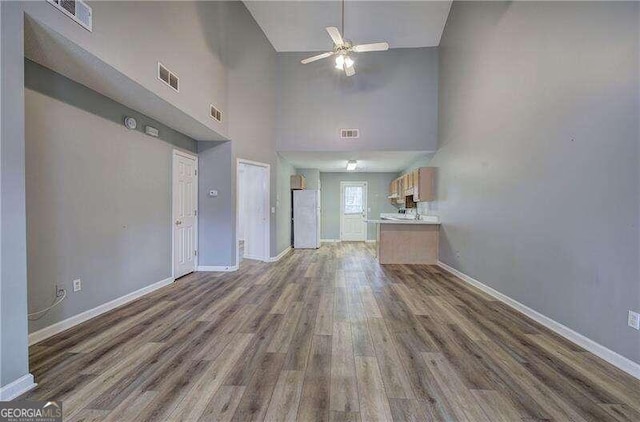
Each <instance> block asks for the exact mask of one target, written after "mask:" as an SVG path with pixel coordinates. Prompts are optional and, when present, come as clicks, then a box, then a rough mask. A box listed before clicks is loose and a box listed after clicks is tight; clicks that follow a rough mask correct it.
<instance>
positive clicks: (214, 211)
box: [199, 1, 290, 266]
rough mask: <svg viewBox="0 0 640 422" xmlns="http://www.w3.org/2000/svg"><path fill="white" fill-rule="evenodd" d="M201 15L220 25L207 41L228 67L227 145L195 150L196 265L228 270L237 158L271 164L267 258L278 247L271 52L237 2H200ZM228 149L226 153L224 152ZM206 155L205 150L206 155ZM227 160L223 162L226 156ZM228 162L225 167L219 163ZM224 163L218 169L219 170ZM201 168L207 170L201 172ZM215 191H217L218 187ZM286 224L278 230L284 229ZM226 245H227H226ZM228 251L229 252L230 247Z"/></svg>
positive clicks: (231, 262)
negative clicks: (215, 193) (197, 172)
mask: <svg viewBox="0 0 640 422" xmlns="http://www.w3.org/2000/svg"><path fill="white" fill-rule="evenodd" d="M199 7H201V8H202V13H203V16H207V15H208V14H210V15H211V17H212V19H213V17H214V16H215V19H216V22H218V23H219V24H220V25H222V26H223V27H224V37H220V38H218V37H211V38H210V42H211V45H212V48H214V49H215V50H216V51H217V52H218V54H219V55H220V57H221V60H222V63H223V64H224V66H225V68H226V69H228V70H229V71H228V76H227V83H228V88H227V91H228V115H227V119H228V122H227V124H228V136H229V137H230V139H231V143H230V145H229V146H224V147H215V148H211V147H210V146H208V145H205V144H204V143H201V144H202V145H201V146H200V147H199V151H200V153H199V155H200V166H201V168H203V171H201V173H200V175H201V177H200V189H201V192H200V199H201V202H200V207H201V218H200V229H199V235H200V237H199V239H200V250H201V251H202V255H201V256H200V257H199V265H204V266H231V265H234V264H235V244H236V233H235V230H236V215H235V203H236V202H235V201H236V200H235V189H236V170H235V169H236V160H237V159H238V158H243V159H248V160H252V161H258V162H262V163H266V164H269V165H270V166H271V207H275V209H276V212H275V213H272V214H271V220H270V225H271V226H270V228H271V239H270V242H271V256H276V255H277V254H278V253H279V252H281V250H282V249H284V248H282V249H280V248H279V246H278V239H277V234H278V230H279V228H278V224H277V222H278V218H279V214H280V213H281V212H284V213H285V214H286V213H287V212H290V211H288V208H287V207H283V204H280V206H277V203H278V200H277V196H278V191H279V184H278V183H279V182H278V177H277V175H278V157H277V154H276V148H275V107H274V104H275V101H276V77H275V72H276V61H275V60H276V53H275V50H274V49H273V47H272V46H271V44H270V43H269V41H268V40H267V38H266V37H265V35H264V33H263V32H262V30H261V29H260V27H259V26H258V25H257V24H256V23H255V21H254V20H253V17H252V16H251V14H250V13H249V11H248V10H247V9H246V7H245V6H244V4H243V3H242V2H236V1H234V2H199ZM227 148H230V150H227ZM205 151H206V152H205ZM225 157H226V158H225ZM225 159H228V160H229V161H230V162H229V163H228V164H226V163H225V164H224V165H223V164H222V162H221V160H225ZM221 165H223V167H220V166H221ZM204 167H212V168H211V169H210V170H209V171H206V172H205V171H204ZM227 167H229V170H227ZM223 184H226V186H225V187H224V188H223V189H222V190H224V191H225V192H227V191H228V192H229V193H228V196H223V194H222V193H221V194H220V196H219V197H218V198H215V199H213V198H207V196H206V192H207V191H208V190H209V189H214V188H215V189H219V188H218V187H221V186H222V185H223ZM219 190H220V189H219ZM287 229H288V226H287V227H285V228H283V230H287ZM229 245H230V246H229ZM229 248H231V249H229Z"/></svg>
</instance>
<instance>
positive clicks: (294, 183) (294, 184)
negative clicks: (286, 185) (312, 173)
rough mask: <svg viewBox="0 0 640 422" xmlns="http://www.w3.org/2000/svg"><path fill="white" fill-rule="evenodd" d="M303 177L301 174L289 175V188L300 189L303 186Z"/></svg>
mask: <svg viewBox="0 0 640 422" xmlns="http://www.w3.org/2000/svg"><path fill="white" fill-rule="evenodd" d="M305 185H306V183H305V178H304V176H303V175H301V174H294V175H292V176H291V189H292V190H301V189H304V188H305Z"/></svg>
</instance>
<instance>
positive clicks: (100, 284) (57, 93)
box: [25, 61, 195, 332]
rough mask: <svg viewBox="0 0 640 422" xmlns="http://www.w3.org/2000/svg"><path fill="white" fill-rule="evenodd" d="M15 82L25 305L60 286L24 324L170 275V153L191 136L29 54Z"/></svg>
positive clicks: (43, 322) (34, 326) (67, 313)
mask: <svg viewBox="0 0 640 422" xmlns="http://www.w3.org/2000/svg"><path fill="white" fill-rule="evenodd" d="M25 86H26V88H27V89H26V90H25V110H26V125H25V127H26V133H25V137H26V175H27V177H26V204H27V251H28V254H27V257H28V258H27V264H28V269H29V271H28V293H29V294H28V298H29V310H30V311H31V312H33V311H36V310H40V309H43V308H45V307H47V306H48V305H49V304H50V303H51V301H52V300H53V297H54V292H55V287H54V286H55V284H56V283H58V284H60V285H62V286H64V287H65V288H66V289H67V292H68V295H67V299H66V300H65V301H64V302H63V303H62V304H61V305H60V306H58V307H56V308H54V309H53V310H51V311H50V312H49V313H47V314H46V315H45V316H44V317H43V318H41V319H39V320H37V321H31V322H30V323H29V331H30V332H33V331H37V330H38V329H41V328H43V327H46V326H49V325H51V324H53V323H56V322H59V321H61V320H64V319H66V318H69V317H71V316H74V315H77V314H79V313H81V312H83V311H86V310H88V309H92V308H95V307H96V306H99V305H101V304H103V303H106V302H108V301H110V300H113V299H116V298H118V297H121V296H124V295H126V294H128V293H131V292H133V291H135V290H138V289H141V288H143V287H146V286H148V285H150V284H153V283H155V282H158V281H161V280H164V279H166V278H169V277H171V262H172V256H171V228H172V225H171V162H172V151H173V148H174V147H176V146H177V147H181V148H182V149H187V150H195V142H194V141H193V140H191V139H189V138H187V137H185V136H184V135H182V134H180V133H178V132H175V131H173V130H171V129H169V128H167V127H166V126H164V125H162V124H160V123H158V122H156V121H153V120H151V119H149V118H148V117H146V116H143V115H140V114H139V113H137V112H135V111H133V110H130V109H128V108H126V107H124V106H122V105H120V104H118V103H115V102H114V101H112V100H110V99H108V98H106V97H103V96H102V95H100V94H97V93H96V92H94V91H91V90H89V89H88V88H86V87H84V86H82V85H79V84H77V83H75V82H73V81H71V80H69V79H66V78H65V77H63V76H61V75H59V74H56V73H54V72H53V71H51V70H49V69H46V68H43V67H41V66H39V65H38V64H35V63H33V62H30V61H26V63H25ZM124 116H133V117H135V118H136V119H137V120H138V125H139V126H138V129H137V130H127V129H126V128H125V127H124V125H123V124H122V121H123V119H124ZM62 121H64V122H65V124H60V122H62ZM146 124H150V125H152V126H154V127H156V128H157V129H159V131H160V136H161V139H156V138H152V137H149V136H146V135H144V134H143V133H142V130H143V127H144V125H146ZM76 278H80V279H82V290H81V291H80V292H77V293H74V292H73V288H72V280H74V279H76Z"/></svg>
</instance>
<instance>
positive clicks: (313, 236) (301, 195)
mask: <svg viewBox="0 0 640 422" xmlns="http://www.w3.org/2000/svg"><path fill="white" fill-rule="evenodd" d="M293 247H294V248H297V249H317V248H319V247H320V191H319V190H294V191H293Z"/></svg>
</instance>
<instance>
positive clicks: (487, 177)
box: [431, 2, 640, 362]
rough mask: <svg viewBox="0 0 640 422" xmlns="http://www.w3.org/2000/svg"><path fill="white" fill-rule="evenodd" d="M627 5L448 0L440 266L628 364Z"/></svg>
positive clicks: (635, 275)
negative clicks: (461, 0)
mask: <svg viewBox="0 0 640 422" xmlns="http://www.w3.org/2000/svg"><path fill="white" fill-rule="evenodd" d="M639 8H640V5H639V4H638V3H637V2H620V3H618V2H566V3H560V2H539V3H537V2H506V3H505V2H465V3H458V2H455V3H454V4H453V7H452V9H451V14H450V16H449V20H448V23H447V25H446V29H445V33H444V36H443V38H442V42H441V46H440V110H439V116H440V122H439V124H440V125H439V138H440V142H441V145H440V149H439V151H438V153H437V154H436V156H435V158H434V159H433V161H432V162H431V165H434V166H436V167H438V168H439V176H438V180H439V183H438V198H439V201H438V203H436V204H435V207H434V208H435V209H434V212H437V213H439V214H440V215H441V218H442V221H443V223H444V225H443V228H442V237H441V248H440V259H441V260H442V261H444V262H445V263H447V264H449V265H451V266H453V267H455V268H457V269H458V270H460V271H462V272H464V273H466V274H468V275H470V276H471V277H474V278H476V279H477V280H480V281H481V282H483V283H486V284H488V285H489V286H491V287H493V288H495V289H496V290H498V291H500V292H502V293H504V294H506V295H508V296H510V297H512V298H514V299H516V300H518V301H520V302H521V303H523V304H525V305H527V306H529V307H531V308H533V309H535V310H537V311H539V312H541V313H542V314H544V315H546V316H548V317H550V318H552V319H554V320H556V321H558V322H560V323H562V324H564V325H566V326H568V327H570V328H572V329H573V330H575V331H577V332H579V333H581V334H583V335H585V336H587V337H589V338H591V339H592V340H594V341H596V342H598V343H600V344H603V345H604V346H606V347H608V348H610V349H612V350H614V351H616V352H618V353H620V354H622V355H624V356H626V357H628V358H630V359H632V360H634V361H636V362H640V333H639V332H638V331H636V330H633V329H631V328H629V327H627V322H626V318H627V310H629V309H634V310H636V311H639V310H640V283H639V282H638V280H640V274H639V269H638V265H639V264H638V263H639V261H640V260H639V248H638V241H639V233H638V227H639V223H640V221H639V188H640V181H639V174H638V168H639V167H640V162H639V157H638V149H639V133H640V132H639V127H638V116H639V115H640V107H639V104H638V102H639V93H640V91H639V90H640V86H639V81H638V78H639V75H640V69H639V55H638V43H639V33H638V31H639V22H640V19H639V17H640V11H639Z"/></svg>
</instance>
